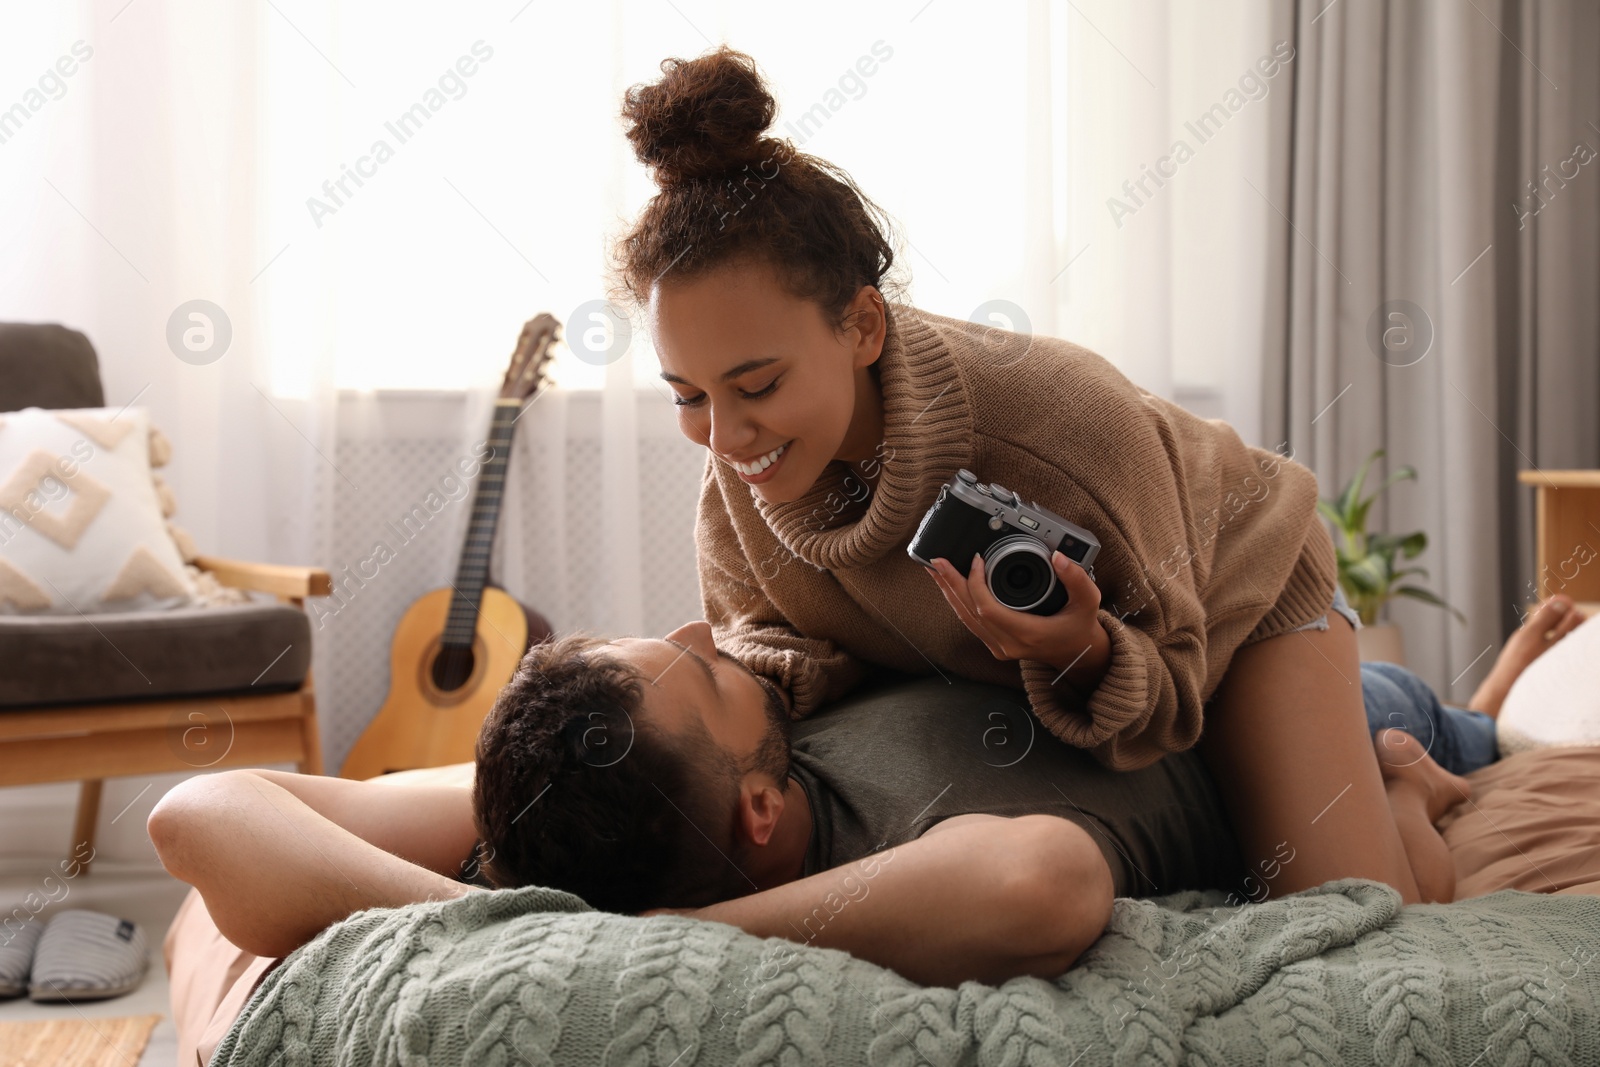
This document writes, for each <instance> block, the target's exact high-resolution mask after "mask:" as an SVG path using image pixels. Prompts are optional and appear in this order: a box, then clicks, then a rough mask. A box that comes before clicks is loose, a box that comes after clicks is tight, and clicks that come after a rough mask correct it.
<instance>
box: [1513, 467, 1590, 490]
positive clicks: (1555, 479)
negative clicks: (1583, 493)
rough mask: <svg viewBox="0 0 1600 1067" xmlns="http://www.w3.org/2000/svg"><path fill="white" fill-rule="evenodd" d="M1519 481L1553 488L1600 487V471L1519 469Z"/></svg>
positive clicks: (1524, 483)
mask: <svg viewBox="0 0 1600 1067" xmlns="http://www.w3.org/2000/svg"><path fill="white" fill-rule="evenodd" d="M1517 481H1519V482H1521V483H1522V484H1523V485H1542V486H1549V487H1551V488H1553V489H1600V471H1518V472H1517Z"/></svg>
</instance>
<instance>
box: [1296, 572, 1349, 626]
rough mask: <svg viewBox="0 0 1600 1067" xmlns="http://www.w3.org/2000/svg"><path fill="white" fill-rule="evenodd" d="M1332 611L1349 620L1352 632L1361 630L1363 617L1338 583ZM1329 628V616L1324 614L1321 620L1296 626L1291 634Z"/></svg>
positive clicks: (1334, 587) (1334, 592)
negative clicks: (1357, 612) (1351, 604)
mask: <svg viewBox="0 0 1600 1067" xmlns="http://www.w3.org/2000/svg"><path fill="white" fill-rule="evenodd" d="M1330 610H1332V611H1337V612H1338V613H1339V614H1340V615H1343V616H1344V617H1345V618H1347V619H1349V620H1350V628H1351V629H1352V630H1359V629H1361V616H1360V615H1357V614H1356V609H1355V608H1352V607H1351V606H1350V601H1348V600H1346V599H1345V596H1344V590H1343V589H1341V588H1340V587H1339V583H1337V582H1335V583H1334V585H1333V605H1332V607H1331V609H1330ZM1327 628H1328V616H1327V615H1326V614H1324V615H1322V616H1321V617H1320V618H1316V619H1312V620H1311V621H1310V622H1308V623H1306V624H1305V625H1304V626H1296V627H1295V628H1294V629H1293V630H1290V631H1289V633H1292V634H1293V633H1299V632H1300V631H1301V630H1326V629H1327Z"/></svg>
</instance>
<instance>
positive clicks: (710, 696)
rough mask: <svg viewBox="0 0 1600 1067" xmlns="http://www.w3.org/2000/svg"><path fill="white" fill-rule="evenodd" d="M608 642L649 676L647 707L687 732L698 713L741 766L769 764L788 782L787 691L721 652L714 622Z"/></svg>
mask: <svg viewBox="0 0 1600 1067" xmlns="http://www.w3.org/2000/svg"><path fill="white" fill-rule="evenodd" d="M609 647H610V650H611V651H612V653H613V654H614V655H616V656H617V657H618V658H619V659H623V660H626V661H627V662H628V663H629V664H631V665H632V666H633V667H634V668H635V669H636V670H638V671H639V673H640V674H641V675H642V676H643V677H644V679H645V682H646V684H645V686H644V708H645V713H646V714H647V715H649V716H651V717H652V719H653V721H655V722H657V723H660V724H661V725H662V726H663V727H665V728H666V729H667V730H669V731H671V732H672V733H673V734H675V735H682V734H683V733H684V732H686V731H688V730H690V729H692V727H693V724H694V722H695V721H696V720H699V721H700V722H701V723H702V724H703V725H704V726H705V729H706V732H707V733H709V734H710V735H711V739H712V740H713V741H715V742H716V743H717V745H719V746H720V747H721V748H722V749H723V751H725V752H726V753H727V754H728V755H729V756H731V757H732V758H733V759H734V760H735V761H737V762H738V764H739V767H740V769H741V770H744V771H761V772H764V773H766V774H768V775H769V776H771V777H772V779H773V780H774V781H775V782H776V783H777V785H778V786H779V788H782V787H783V785H784V780H785V779H786V778H788V776H789V725H790V724H789V713H788V710H787V708H786V706H785V703H784V700H783V696H782V694H781V693H780V692H779V691H778V689H777V687H775V686H774V685H773V684H772V683H771V682H769V681H767V680H766V679H765V678H760V677H758V676H757V675H755V674H754V673H752V672H751V671H750V669H749V668H747V667H745V666H744V665H743V664H742V663H740V662H739V661H738V660H735V659H733V658H732V657H729V656H724V655H722V653H720V652H718V651H717V646H716V644H715V643H714V642H713V641H712V639H711V627H710V625H709V624H707V623H704V622H691V623H688V624H687V625H684V626H680V627H678V628H677V629H676V630H674V631H672V632H671V633H669V634H667V636H666V637H664V638H647V637H624V638H619V639H617V640H615V641H612V642H611V643H610V646H609Z"/></svg>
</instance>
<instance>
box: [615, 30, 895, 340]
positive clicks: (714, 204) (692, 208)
mask: <svg viewBox="0 0 1600 1067" xmlns="http://www.w3.org/2000/svg"><path fill="white" fill-rule="evenodd" d="M661 72H662V77H661V79H660V80H659V81H656V82H651V83H649V84H644V85H635V86H633V87H632V88H631V89H629V90H628V91H627V94H626V95H625V96H624V98H623V106H622V115H623V118H624V119H626V120H627V122H628V123H629V127H628V132H627V136H628V140H629V141H630V142H631V143H632V144H633V151H634V154H635V155H636V156H637V157H638V159H639V161H640V162H641V163H644V164H645V165H646V166H648V167H649V168H650V170H651V173H652V175H653V176H654V178H655V181H656V184H657V186H658V187H659V188H660V192H658V193H657V194H656V195H655V196H654V197H652V198H651V199H650V201H649V203H647V204H646V205H645V208H644V211H643V212H642V213H641V215H640V216H639V218H638V219H637V220H636V221H635V223H634V225H633V227H632V228H631V229H630V230H629V231H628V232H627V233H626V234H625V235H624V236H623V237H622V238H621V239H620V240H619V241H618V242H617V244H616V246H615V248H614V249H613V251H612V273H613V277H614V279H615V280H616V282H617V288H618V289H619V294H618V295H619V296H622V297H624V298H625V299H627V300H629V301H631V302H632V303H634V304H636V305H637V304H643V303H644V302H646V301H647V300H648V299H649V297H650V293H651V290H652V289H653V287H654V286H655V284H656V282H657V281H658V280H659V279H660V278H661V277H662V276H663V275H665V274H666V273H667V272H668V271H669V270H670V271H671V272H672V275H673V277H674V278H688V277H693V276H695V275H698V274H703V273H705V272H707V271H709V270H712V269H714V268H717V267H720V266H722V265H724V264H726V263H728V262H730V261H732V260H736V259H738V258H740V257H750V256H753V257H757V258H759V259H761V260H764V261H765V262H767V263H769V264H771V265H772V266H773V267H774V268H775V269H776V270H777V271H778V275H779V277H780V279H781V280H782V282H783V284H784V285H785V287H786V288H787V289H788V290H789V291H790V292H791V293H793V294H794V295H795V296H798V297H801V298H803V299H807V300H812V301H814V302H815V303H817V304H818V305H819V306H820V307H821V308H822V309H823V310H824V311H825V312H826V313H827V314H828V315H829V317H830V318H831V320H832V321H833V323H834V325H835V326H836V327H838V326H842V325H843V323H844V317H845V309H846V307H847V305H848V304H849V303H850V301H851V300H852V299H853V298H854V297H855V295H856V293H858V292H859V291H860V290H861V288H862V287H863V286H867V285H871V286H874V287H876V288H877V289H878V290H880V291H882V292H884V293H885V296H886V297H888V296H890V295H891V294H895V293H898V291H899V290H900V288H901V285H900V282H899V281H898V278H897V276H896V275H895V273H894V269H895V268H894V261H895V253H894V246H893V241H892V238H893V227H892V223H891V222H890V220H889V217H888V216H887V215H886V214H885V213H884V212H883V210H882V209H881V208H879V207H878V206H877V205H876V204H874V203H873V202H872V201H871V200H869V199H868V198H867V197H866V195H865V194H864V193H862V192H861V190H860V189H859V188H857V187H856V184H855V182H853V181H851V179H850V176H849V175H848V174H846V173H845V172H844V171H843V170H841V169H840V168H838V167H836V166H834V165H833V164H831V163H829V162H827V161H826V160H822V159H818V158H817V157H815V156H810V155H806V154H805V153H803V152H800V151H798V150H797V149H796V148H795V147H794V145H793V144H792V143H791V142H790V141H788V140H787V139H780V138H773V137H767V136H764V134H765V132H766V130H767V129H768V127H770V126H771V125H772V120H773V117H774V115H775V114H776V112H777V103H776V102H775V101H774V100H773V98H772V94H771V93H770V92H768V91H767V87H766V84H765V82H764V81H763V80H762V78H761V74H760V72H759V71H758V70H757V69H756V65H755V61H754V60H753V59H751V58H750V57H749V56H747V55H745V54H743V53H742V52H735V51H733V50H732V49H730V48H728V47H727V46H723V47H720V48H717V49H715V50H713V51H711V52H707V53H706V54H705V55H702V56H699V57H698V58H695V59H667V60H663V61H662V63H661Z"/></svg>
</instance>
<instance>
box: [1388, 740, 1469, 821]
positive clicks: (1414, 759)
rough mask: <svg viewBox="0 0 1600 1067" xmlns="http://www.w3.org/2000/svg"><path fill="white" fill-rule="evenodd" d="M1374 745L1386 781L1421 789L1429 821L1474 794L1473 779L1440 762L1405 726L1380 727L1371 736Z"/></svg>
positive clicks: (1419, 790)
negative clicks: (1381, 728) (1470, 779)
mask: <svg viewBox="0 0 1600 1067" xmlns="http://www.w3.org/2000/svg"><path fill="white" fill-rule="evenodd" d="M1372 747H1373V749H1374V750H1375V751H1376V752H1377V754H1378V770H1379V771H1380V772H1382V774H1383V780H1384V782H1385V784H1386V785H1388V784H1389V783H1395V784H1399V785H1402V786H1406V787H1408V788H1410V789H1412V790H1414V791H1415V792H1416V793H1418V794H1419V795H1420V796H1421V797H1422V802H1423V807H1424V809H1425V810H1426V811H1427V813H1428V821H1429V822H1430V823H1433V822H1438V821H1439V817H1440V816H1441V815H1443V814H1444V813H1445V812H1447V811H1449V810H1450V809H1451V808H1453V807H1455V806H1456V805H1457V804H1459V803H1461V802H1462V801H1463V800H1465V799H1467V798H1468V797H1470V796H1472V783H1471V782H1469V781H1467V780H1466V779H1465V778H1463V777H1461V776H1460V775H1459V774H1451V773H1450V772H1449V771H1447V770H1445V769H1444V768H1443V767H1441V766H1439V764H1438V763H1437V762H1435V760H1434V758H1433V757H1432V756H1430V755H1428V750H1427V748H1425V747H1424V746H1423V744H1422V742H1421V741H1418V740H1417V739H1416V738H1415V737H1412V736H1411V735H1410V734H1408V733H1406V732H1405V731H1404V730H1398V729H1395V728H1393V727H1390V728H1387V729H1383V730H1379V731H1378V732H1377V733H1376V734H1374V735H1373V737H1372Z"/></svg>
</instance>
